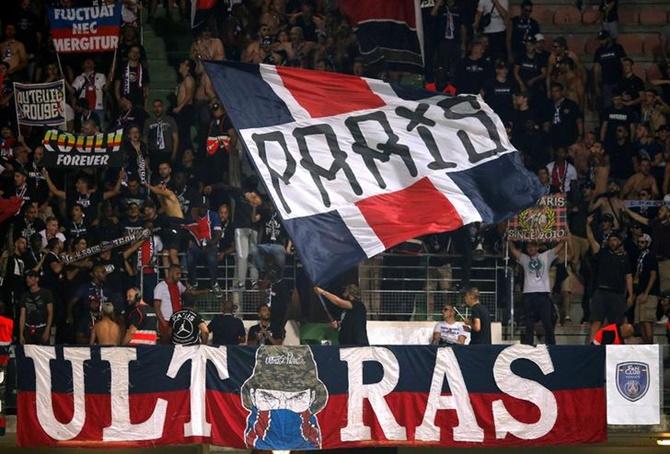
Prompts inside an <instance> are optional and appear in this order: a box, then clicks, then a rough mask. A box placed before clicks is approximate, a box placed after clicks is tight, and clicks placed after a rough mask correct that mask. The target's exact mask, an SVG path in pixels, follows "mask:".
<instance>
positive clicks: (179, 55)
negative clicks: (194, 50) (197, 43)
mask: <svg viewBox="0 0 670 454" xmlns="http://www.w3.org/2000/svg"><path fill="white" fill-rule="evenodd" d="M143 38H144V48H145V50H146V53H147V60H148V65H149V74H150V76H151V90H150V95H149V96H150V99H155V98H159V99H162V100H163V102H166V103H167V104H166V105H169V102H168V99H169V97H171V96H170V95H172V94H174V90H175V87H176V86H177V67H178V65H179V62H180V61H181V59H183V58H186V57H188V54H189V49H190V46H191V42H192V37H191V32H190V30H189V28H188V25H187V24H185V23H183V21H178V22H177V21H175V20H172V19H170V18H169V17H168V16H167V15H166V13H165V9H164V8H163V7H162V6H161V7H159V8H158V10H157V12H156V17H154V18H153V20H151V21H146V22H145V23H144V25H143Z"/></svg>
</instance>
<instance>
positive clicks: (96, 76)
mask: <svg viewBox="0 0 670 454" xmlns="http://www.w3.org/2000/svg"><path fill="white" fill-rule="evenodd" d="M82 68H83V71H84V72H83V73H81V74H79V75H78V76H77V77H75V78H74V81H73V82H72V88H73V89H74V90H75V96H76V97H77V98H80V99H85V100H86V101H87V102H88V108H89V110H93V111H95V114H96V115H97V116H98V119H99V120H100V123H101V124H100V126H101V127H102V129H103V130H104V126H105V108H104V101H103V89H104V88H105V84H106V83H107V78H106V77H105V75H104V74H102V73H98V72H95V62H94V61H93V59H91V58H87V59H86V60H84V63H83V64H82Z"/></svg>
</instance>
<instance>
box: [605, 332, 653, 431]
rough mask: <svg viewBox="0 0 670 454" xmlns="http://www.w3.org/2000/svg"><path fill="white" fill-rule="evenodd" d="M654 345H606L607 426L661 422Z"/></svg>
mask: <svg viewBox="0 0 670 454" xmlns="http://www.w3.org/2000/svg"><path fill="white" fill-rule="evenodd" d="M659 364H660V354H659V346H658V345H608V346H607V360H606V367H607V370H606V374H605V380H606V381H607V424H619V425H653V424H660V422H661V404H660V401H661V394H660V389H661V386H660V369H659Z"/></svg>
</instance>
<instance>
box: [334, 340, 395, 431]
mask: <svg viewBox="0 0 670 454" xmlns="http://www.w3.org/2000/svg"><path fill="white" fill-rule="evenodd" d="M340 360H342V361H346V362H347V370H348V377H349V399H348V402H347V426H346V427H345V428H343V429H342V430H340V438H341V439H342V441H360V440H370V439H371V437H372V431H371V429H370V426H368V425H366V424H365V422H364V421H363V400H365V399H367V400H368V401H369V402H370V406H372V411H373V412H374V414H375V415H376V416H377V421H379V425H380V426H381V428H382V430H383V431H384V435H385V436H386V438H388V439H389V440H407V431H406V430H405V428H404V427H402V426H401V425H400V424H398V421H396V419H395V416H393V413H392V412H391V409H390V408H389V406H388V404H387V403H386V399H384V396H386V395H387V394H390V393H391V392H392V391H393V389H394V388H395V387H396V385H397V384H398V380H399V379H400V365H399V364H398V360H397V359H396V357H395V356H394V355H393V353H392V352H391V350H389V349H387V348H384V347H359V348H343V349H341V350H340ZM366 361H375V362H378V363H379V364H381V366H382V370H383V372H384V374H383V376H382V379H381V381H379V382H378V383H374V384H363V363H365V362H366Z"/></svg>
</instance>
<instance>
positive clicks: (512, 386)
mask: <svg viewBox="0 0 670 454" xmlns="http://www.w3.org/2000/svg"><path fill="white" fill-rule="evenodd" d="M517 359H527V360H529V361H532V362H533V363H535V364H537V366H538V367H539V368H540V370H541V371H542V373H543V374H544V375H547V374H551V373H553V372H554V364H553V363H552V361H551V356H549V351H548V350H547V346H546V345H538V346H537V347H532V346H530V345H512V346H511V347H507V348H506V349H505V350H503V351H502V352H500V354H499V355H498V358H497V359H496V362H495V364H494V366H493V378H494V379H495V382H496V385H497V386H498V388H500V390H501V391H502V392H504V393H505V394H508V395H509V396H512V397H515V398H517V399H521V400H526V401H528V402H531V403H533V404H534V405H535V406H536V407H537V408H538V409H539V410H540V419H539V420H538V421H537V422H535V423H532V424H527V423H523V422H520V421H518V420H517V419H515V418H514V417H513V416H512V415H511V414H510V413H509V412H508V411H507V409H506V408H505V404H504V403H503V401H502V400H500V399H498V400H495V401H493V423H494V425H495V428H496V438H498V439H503V438H505V437H506V436H507V434H508V433H511V434H512V435H514V436H516V437H518V438H521V439H522V440H536V439H538V438H540V437H543V436H545V435H546V434H548V433H549V432H550V431H551V429H553V428H554V424H556V418H557V417H558V405H557V404H556V397H554V394H553V393H552V392H551V391H550V390H548V389H547V388H545V387H544V386H542V385H541V384H539V383H537V382H536V381H533V380H529V379H527V378H523V377H519V376H518V375H516V374H514V372H512V363H513V362H514V361H516V360H517Z"/></svg>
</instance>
